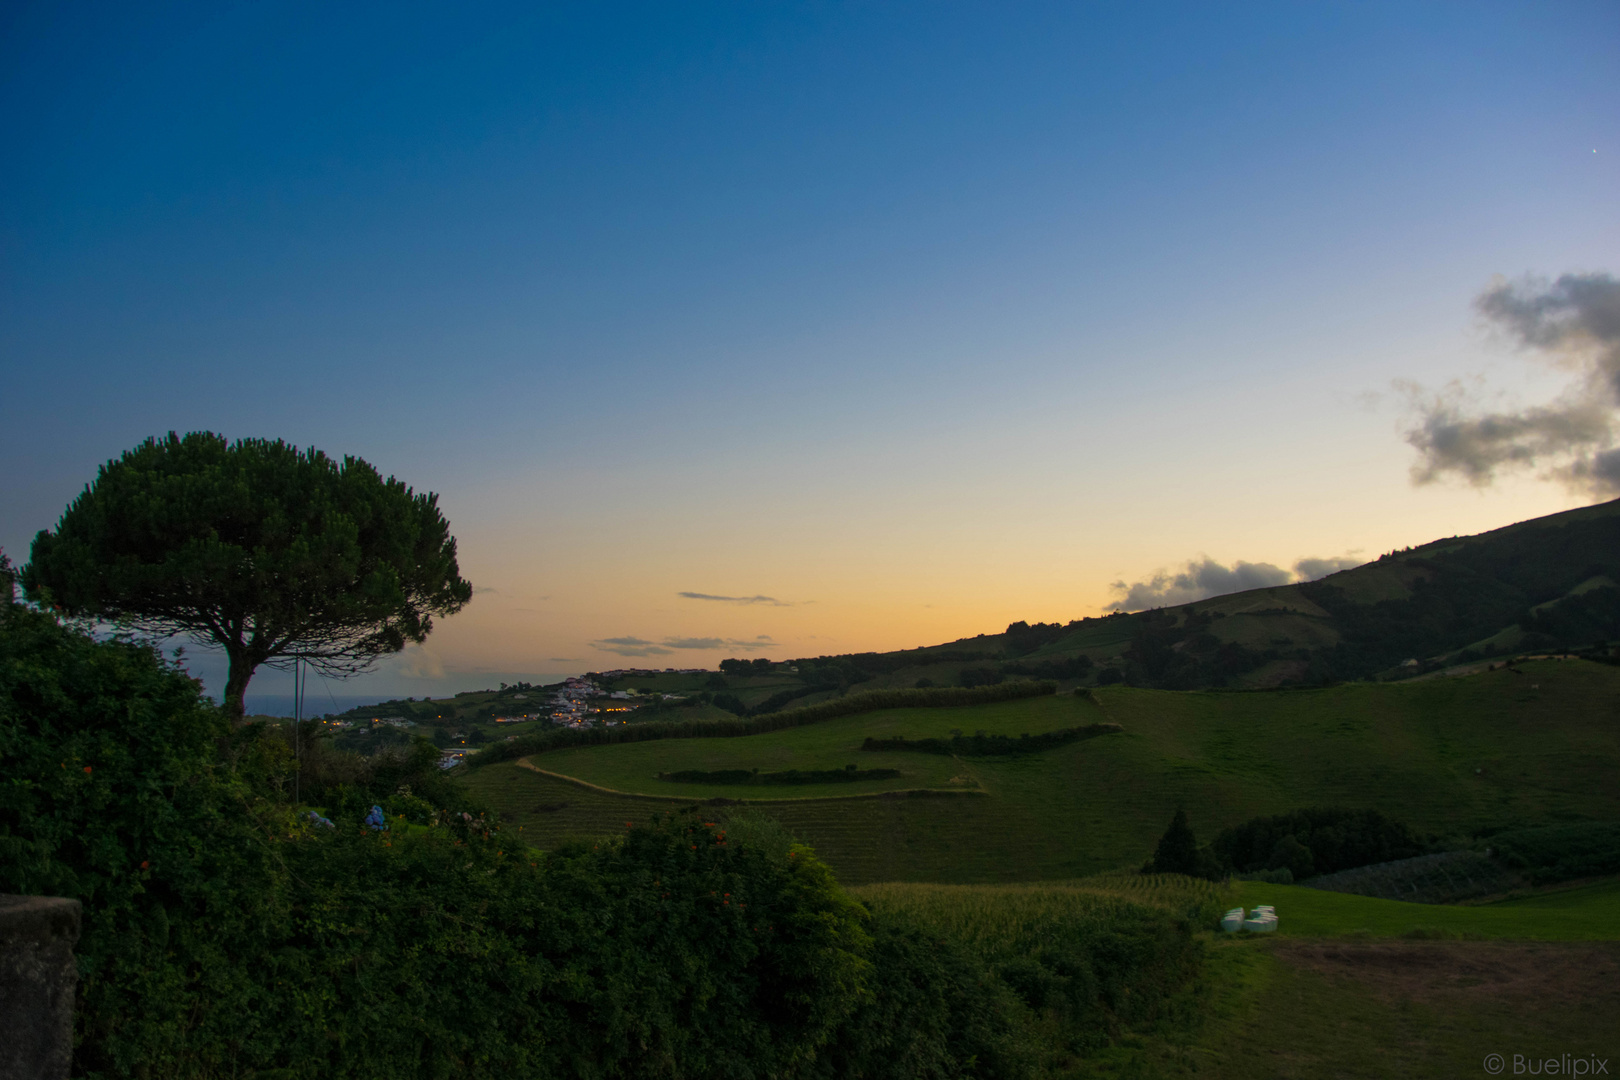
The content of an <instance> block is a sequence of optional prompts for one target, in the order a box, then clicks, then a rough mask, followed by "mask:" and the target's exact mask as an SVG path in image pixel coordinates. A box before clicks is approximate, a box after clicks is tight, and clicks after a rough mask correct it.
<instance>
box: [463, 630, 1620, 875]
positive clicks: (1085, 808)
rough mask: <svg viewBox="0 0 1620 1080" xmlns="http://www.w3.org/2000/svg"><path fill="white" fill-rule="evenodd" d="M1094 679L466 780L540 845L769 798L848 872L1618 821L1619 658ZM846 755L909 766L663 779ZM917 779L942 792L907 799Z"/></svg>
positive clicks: (984, 868)
mask: <svg viewBox="0 0 1620 1080" xmlns="http://www.w3.org/2000/svg"><path fill="white" fill-rule="evenodd" d="M1093 693H1094V695H1095V697H1096V702H1097V703H1096V704H1093V703H1091V702H1089V701H1087V700H1085V699H1082V698H1077V697H1075V696H1073V695H1064V694H1059V695H1057V696H1055V697H1045V698H1034V699H1025V700H1018V701H1008V702H998V703H995V704H990V705H979V706H967V707H956V708H941V709H895V710H885V711H881V712H873V713H865V714H861V715H856V716H849V717H840V718H837V719H833V720H828V721H824V722H822V723H818V724H813V725H810V726H807V727H802V728H794V729H790V730H784V731H776V732H770V733H767V734H763V735H753V736H747V737H742V738H726V739H680V740H667V741H658V742H647V743H633V744H625V745H614V746H593V747H578V748H573V749H568V750H561V751H556V752H552V753H546V754H541V755H537V756H535V757H534V758H532V759H528V760H529V762H530V763H532V765H533V766H535V768H538V769H543V770H545V771H546V772H548V773H553V774H559V775H558V776H546V775H542V774H541V773H538V772H535V771H534V769H531V768H525V767H524V766H523V765H522V764H519V763H514V762H507V763H503V764H500V765H492V766H486V767H484V768H480V769H475V770H472V771H471V772H470V773H469V774H468V779H467V782H468V784H469V785H470V786H471V787H472V789H473V790H474V792H475V793H476V794H477V795H478V796H479V797H481V798H482V799H483V800H484V801H486V802H487V803H488V804H489V805H491V806H492V807H494V808H495V809H498V810H500V811H501V812H502V813H503V814H506V815H507V816H508V817H509V818H510V819H511V820H513V821H515V822H517V823H519V824H521V825H522V826H524V829H525V835H526V836H527V837H529V838H530V842H531V843H535V844H536V845H537V846H541V847H550V846H552V845H554V844H556V843H557V842H559V841H560V840H562V839H563V838H565V837H566V836H569V835H592V834H602V833H607V832H612V831H614V830H616V829H621V828H623V823H624V822H625V821H626V820H639V819H644V818H645V817H647V816H648V815H649V814H654V813H657V812H660V811H661V810H669V809H674V808H678V807H680V806H682V805H690V804H691V803H692V802H693V801H696V800H707V799H713V798H725V799H737V798H742V799H747V800H749V801H750V802H754V801H755V800H758V805H761V806H762V807H763V808H765V809H766V810H767V811H768V812H769V813H770V814H771V816H773V817H776V818H777V819H778V820H780V821H781V822H782V823H783V824H784V825H785V826H787V827H788V828H789V829H791V830H792V831H793V832H794V833H795V834H796V835H798V836H799V837H801V838H802V839H803V840H804V841H805V842H806V843H809V844H811V845H812V846H813V847H815V848H816V849H817V851H818V853H819V854H820V855H821V856H822V857H823V858H824V859H825V860H826V861H827V862H828V863H829V865H831V866H832V867H833V869H834V871H835V872H836V873H837V874H838V876H839V879H840V880H841V881H844V882H845V883H847V884H852V885H853V884H861V883H866V882H876V881H935V882H944V883H973V882H1012V881H1038V880H1051V879H1064V878H1079V877H1084V876H1087V875H1090V874H1095V873H1097V872H1099V871H1104V870H1113V869H1118V868H1121V867H1128V866H1134V865H1138V864H1140V863H1141V862H1142V861H1143V860H1144V859H1146V858H1147V856H1148V855H1149V854H1150V853H1151V851H1152V849H1153V845H1154V843H1155V841H1156V840H1157V838H1158V836H1159V834H1160V833H1161V832H1162V831H1163V829H1164V827H1165V825H1166V823H1167V822H1168V821H1169V819H1170V816H1171V814H1172V813H1173V812H1174V811H1175V809H1176V807H1178V806H1184V807H1186V808H1187V810H1188V813H1189V815H1190V817H1191V821H1192V824H1193V827H1194V829H1195V830H1196V831H1197V833H1198V835H1199V838H1200V839H1201V840H1205V841H1207V840H1208V839H1210V838H1211V837H1212V836H1213V835H1214V833H1215V832H1216V831H1218V830H1219V829H1221V828H1224V827H1225V826H1228V825H1232V824H1236V823H1238V822H1241V821H1244V820H1246V819H1248V818H1251V817H1254V816H1256V815H1259V814H1272V813H1280V812H1283V811H1286V810H1291V809H1295V808H1297V807H1301V806H1310V805H1327V804H1337V805H1345V806H1352V807H1368V808H1373V809H1377V810H1381V811H1383V812H1385V813H1387V814H1389V815H1391V816H1393V817H1397V818H1400V819H1403V820H1405V821H1408V822H1410V823H1411V824H1412V825H1414V826H1416V827H1417V828H1419V829H1423V830H1427V831H1430V832H1433V833H1436V834H1440V835H1450V836H1458V837H1463V836H1468V835H1473V834H1476V833H1479V832H1481V831H1484V830H1492V829H1503V828H1508V827H1522V826H1526V825H1535V824H1550V823H1555V822H1561V821H1578V820H1616V819H1620V669H1617V668H1614V667H1610V666H1606V665H1601V664H1595V663H1590V662H1586V661H1556V660H1542V661H1533V662H1527V663H1525V664H1523V665H1521V667H1520V669H1519V671H1518V672H1517V673H1516V672H1513V671H1508V670H1498V671H1494V672H1481V673H1478V674H1474V675H1469V676H1466V677H1456V678H1436V679H1425V680H1421V681H1414V682H1407V683H1353V684H1347V685H1342V686H1336V687H1331V688H1327V689H1321V690H1290V691H1271V692H1263V693H1260V692H1250V693H1231V692H1225V693H1223V692H1174V691H1158V690H1141V689H1134V688H1129V687H1118V686H1115V687H1104V688H1100V689H1097V690H1095V691H1093ZM1097 722H1117V723H1119V724H1120V725H1122V727H1123V729H1124V730H1123V731H1122V732H1121V733H1119V734H1115V735H1107V736H1103V737H1100V738H1095V739H1088V740H1086V741H1083V742H1079V743H1075V744H1071V745H1068V746H1062V747H1057V748H1055V749H1052V750H1049V751H1046V752H1043V753H1039V754H1034V755H1029V756H1026V757H1014V758H996V757H979V758H966V757H963V758H952V757H944V756H935V755H925V754H909V753H893V754H888V753H862V752H859V751H858V750H856V747H858V746H859V745H860V742H861V740H862V739H863V738H865V737H866V736H873V737H892V736H894V735H905V736H906V737H908V738H912V737H930V736H931V737H946V736H948V735H949V734H950V733H951V732H952V731H953V730H960V731H963V732H966V733H969V734H971V733H972V732H974V731H978V730H984V731H986V732H990V733H1004V734H1012V735H1017V734H1019V733H1021V732H1029V733H1031V734H1035V733H1039V732H1043V731H1051V730H1055V729H1058V728H1063V727H1072V726H1077V725H1081V724H1090V723H1097ZM849 764H856V765H858V766H860V767H862V768H877V767H892V768H897V769H899V770H900V771H901V772H902V776H901V777H899V778H897V779H895V780H890V781H874V782H870V783H856V784H838V785H831V784H829V785H824V786H804V787H794V788H792V789H783V788H781V787H770V788H764V787H761V788H758V789H749V788H747V787H746V786H743V787H739V786H735V785H724V786H715V787H714V788H713V789H712V790H708V789H705V788H703V786H702V785H692V784H672V783H662V784H661V783H660V782H659V781H658V780H657V779H656V774H657V773H659V772H664V771H673V770H676V769H706V770H720V769H737V768H742V769H751V768H758V769H761V770H762V771H763V770H766V769H784V768H799V769H824V768H843V767H844V766H846V765H849ZM560 777H572V778H574V779H577V780H579V781H583V782H584V784H587V785H592V786H590V787H586V786H582V785H581V784H577V783H573V782H570V780H568V779H563V778H560ZM953 781H955V783H953ZM602 789H607V790H602ZM917 789H922V790H923V791H924V792H930V791H937V792H941V794H937V795H934V794H929V795H919V794H907V792H915V791H916V790H917ZM614 792H617V793H621V794H614ZM964 792H977V793H976V794H965V793H964ZM946 793H949V794H946ZM649 796H650V797H649ZM784 796H785V797H784ZM713 812H715V813H719V812H721V811H720V810H719V809H718V808H717V809H716V810H715V811H713Z"/></svg>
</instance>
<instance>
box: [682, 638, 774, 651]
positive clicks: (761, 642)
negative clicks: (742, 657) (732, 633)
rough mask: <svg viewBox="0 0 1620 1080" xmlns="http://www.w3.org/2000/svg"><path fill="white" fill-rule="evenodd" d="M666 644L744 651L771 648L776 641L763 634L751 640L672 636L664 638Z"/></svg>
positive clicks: (687, 647) (689, 647)
mask: <svg viewBox="0 0 1620 1080" xmlns="http://www.w3.org/2000/svg"><path fill="white" fill-rule="evenodd" d="M664 644H665V645H668V646H669V647H670V648H672V649H741V650H743V651H744V652H752V651H753V650H755V649H769V648H771V647H772V645H773V644H774V642H772V641H771V639H770V637H769V636H768V635H766V634H761V635H759V636H758V637H757V638H754V639H753V640H751V641H738V640H737V639H736V638H717V637H687V638H676V637H670V638H665V639H664Z"/></svg>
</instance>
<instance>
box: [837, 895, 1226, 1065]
mask: <svg viewBox="0 0 1620 1080" xmlns="http://www.w3.org/2000/svg"><path fill="white" fill-rule="evenodd" d="M1136 881H1137V882H1144V883H1149V884H1150V885H1152V886H1162V885H1165V884H1168V883H1171V882H1174V883H1177V884H1176V885H1175V886H1174V888H1173V891H1175V892H1176V893H1179V894H1181V895H1183V896H1187V895H1189V894H1190V893H1191V892H1193V891H1197V888H1196V886H1194V888H1193V889H1187V888H1183V887H1182V885H1181V883H1185V885H1192V883H1191V882H1187V879H1185V878H1164V877H1161V878H1152V879H1148V878H1137V879H1136ZM1205 888H1208V886H1206V887H1205ZM858 893H859V895H860V896H861V898H862V899H863V900H865V901H866V902H867V903H868V905H869V906H870V908H871V910H872V913H873V935H874V937H875V938H876V939H878V940H879V941H880V942H881V941H882V940H883V936H884V930H885V928H886V927H895V928H904V931H903V932H904V933H905V934H907V935H908V936H911V940H912V942H914V943H915V945H914V947H915V948H916V949H917V952H918V955H915V956H913V957H911V958H909V959H907V960H905V961H903V962H901V963H898V964H896V965H895V968H896V970H897V974H898V977H897V975H895V974H879V975H877V976H876V979H877V985H878V987H879V990H878V994H879V995H880V996H879V1002H881V1000H882V999H881V995H882V993H883V992H884V991H883V989H882V986H883V984H884V981H885V980H889V979H892V980H894V982H895V983H898V985H895V986H894V987H893V990H891V992H896V993H904V992H906V991H907V989H908V987H907V984H906V981H902V980H904V979H905V975H906V972H907V970H908V969H909V970H910V971H916V970H917V968H918V967H922V968H923V969H924V970H927V968H928V966H931V965H937V966H938V967H940V968H944V969H946V972H948V973H946V972H939V973H934V972H931V973H930V980H931V981H933V983H934V985H935V986H936V987H941V988H949V987H953V986H961V987H963V988H964V996H966V997H969V998H970V999H971V1001H970V1003H969V1005H968V1007H964V1006H963V1005H961V1004H955V1003H952V1004H951V1005H950V1007H949V1009H948V1010H947V1009H945V1008H942V1007H941V1005H939V1004H936V1005H935V1006H934V1007H933V1008H934V1010H935V1011H934V1013H933V1015H939V1014H940V1013H942V1012H947V1011H948V1012H949V1013H950V1014H952V1015H954V1016H956V1017H959V1018H960V1019H958V1020H956V1021H955V1023H956V1024H957V1025H958V1026H959V1028H960V1029H961V1030H962V1032H963V1033H964V1034H966V1033H967V1032H971V1031H977V1032H980V1033H982V1034H980V1035H979V1036H978V1037H977V1040H976V1041H977V1042H978V1044H979V1048H977V1049H974V1050H972V1051H971V1052H973V1053H976V1054H979V1055H980V1060H979V1061H978V1062H976V1063H975V1064H974V1065H973V1066H972V1067H970V1068H965V1069H963V1068H960V1065H958V1069H959V1071H953V1070H951V1069H950V1068H936V1070H935V1071H932V1072H929V1071H922V1070H916V1071H914V1072H912V1073H907V1072H905V1071H903V1070H902V1069H901V1068H898V1067H897V1068H895V1069H893V1070H884V1069H882V1068H881V1067H880V1068H877V1069H875V1070H874V1071H873V1072H871V1073H870V1074H869V1075H873V1076H882V1077H890V1076H893V1077H900V1076H907V1075H923V1076H956V1075H966V1076H1015V1077H1017V1076H1030V1075H1037V1076H1070V1075H1090V1074H1091V1073H1090V1071H1089V1070H1085V1069H1084V1067H1083V1066H1081V1067H1080V1068H1076V1066H1077V1065H1079V1064H1080V1060H1079V1059H1083V1058H1085V1057H1088V1056H1090V1055H1092V1054H1094V1053H1095V1052H1096V1051H1097V1050H1099V1049H1100V1048H1102V1047H1104V1046H1106V1045H1108V1044H1109V1043H1110V1042H1111V1041H1113V1040H1116V1039H1118V1038H1120V1037H1122V1036H1124V1037H1128V1036H1129V1035H1130V1033H1131V1032H1133V1031H1140V1030H1142V1029H1143V1028H1144V1027H1145V1026H1149V1025H1151V1024H1153V1023H1155V1022H1156V1021H1157V1020H1158V1019H1159V1018H1161V1017H1163V1016H1164V1015H1165V1013H1166V1011H1167V1010H1168V1009H1171V1008H1174V1007H1176V1002H1177V1001H1178V1000H1179V998H1178V995H1180V994H1181V993H1182V991H1183V990H1184V989H1185V988H1186V986H1187V985H1188V982H1189V980H1190V979H1191V978H1192V976H1193V975H1194V974H1195V973H1196V971H1197V970H1198V968H1199V964H1200V960H1201V956H1202V946H1201V944H1200V942H1199V940H1198V938H1197V937H1196V936H1195V935H1194V932H1193V925H1194V922H1193V919H1192V918H1190V917H1187V916H1183V915H1180V914H1176V913H1172V912H1171V911H1167V910H1165V909H1164V908H1163V907H1159V906H1148V905H1146V904H1142V903H1137V902H1133V901H1131V900H1128V899H1125V898H1123V897H1120V896H1110V895H1105V894H1104V893H1102V892H1101V891H1091V890H1087V889H1083V888H1075V887H1072V886H1066V885H1054V884H1030V885H1026V886H1018V887H1013V888H1007V887H981V886H949V885H908V884H889V885H876V886H867V887H865V888H863V889H860V890H858ZM1192 907H1193V909H1194V910H1191V911H1189V912H1188V915H1189V916H1193V915H1195V917H1196V918H1197V920H1198V921H1200V922H1202V921H1205V920H1207V919H1210V918H1213V917H1214V914H1215V912H1214V911H1213V910H1211V909H1209V905H1207V904H1194V905H1192ZM929 954H932V959H930V958H929ZM916 981H917V982H922V980H920V979H918V980H916ZM924 985H926V984H924ZM936 993H937V991H936ZM919 996H921V995H919ZM912 1015H913V1016H919V1015H920V1016H922V1017H926V1016H928V1015H930V1013H929V1012H926V1011H923V1010H917V1011H916V1012H914V1013H913V1014H912ZM862 1021H863V1016H862V1013H861V1012H857V1013H856V1014H855V1015H854V1016H853V1017H851V1019H850V1021H848V1022H847V1025H846V1026H847V1027H858V1026H860V1025H861V1024H862ZM906 1023H907V1021H906V1019H905V1018H904V1017H903V1016H902V1017H900V1018H898V1019H897V1020H896V1021H893V1022H891V1026H895V1027H897V1028H899V1030H897V1031H895V1032H893V1034H892V1035H891V1038H892V1039H893V1042H894V1044H895V1046H896V1049H897V1050H909V1049H911V1047H910V1046H908V1042H907V1040H908V1037H909V1035H910V1033H909V1032H908V1031H906V1030H905V1027H904V1025H905V1024H906ZM964 1041H965V1040H964ZM941 1042H943V1040H934V1041H933V1042H932V1047H931V1048H932V1049H934V1050H935V1051H936V1054H937V1056H936V1057H934V1058H933V1060H935V1061H941V1060H943V1061H946V1062H949V1061H953V1060H954V1061H956V1062H958V1063H960V1061H961V1057H960V1056H959V1055H960V1053H961V1050H954V1051H952V1052H951V1053H949V1054H941V1053H938V1050H939V1048H940V1045H941ZM835 1045H836V1044H835ZM949 1045H950V1044H948V1043H947V1044H946V1046H947V1047H949ZM963 1049H966V1048H965V1047H964V1048H963ZM918 1056H919V1057H921V1056H922V1055H918ZM925 1060H927V1059H925ZM829 1075H836V1074H829ZM843 1075H860V1074H859V1073H857V1072H856V1071H855V1070H853V1069H851V1070H848V1071H846V1072H845V1073H843Z"/></svg>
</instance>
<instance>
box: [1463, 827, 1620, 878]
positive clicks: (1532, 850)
mask: <svg viewBox="0 0 1620 1080" xmlns="http://www.w3.org/2000/svg"><path fill="white" fill-rule="evenodd" d="M1490 845H1491V850H1492V851H1493V852H1494V853H1495V855H1496V858H1497V859H1498V860H1499V861H1500V862H1502V863H1503V864H1504V865H1506V866H1508V867H1510V868H1512V869H1514V870H1517V871H1519V872H1520V873H1522V874H1523V875H1524V876H1525V877H1527V878H1529V879H1530V880H1531V881H1532V882H1534V883H1536V884H1538V885H1539V884H1547V883H1550V882H1555V881H1571V880H1573V879H1575V878H1583V877H1596V876H1598V875H1600V874H1616V873H1620V823H1616V822H1612V821H1589V822H1582V823H1580V824H1574V825H1549V826H1546V827H1544V828H1539V829H1515V830H1513V831H1511V832H1502V833H1497V834H1496V835H1495V836H1493V837H1491V838H1490Z"/></svg>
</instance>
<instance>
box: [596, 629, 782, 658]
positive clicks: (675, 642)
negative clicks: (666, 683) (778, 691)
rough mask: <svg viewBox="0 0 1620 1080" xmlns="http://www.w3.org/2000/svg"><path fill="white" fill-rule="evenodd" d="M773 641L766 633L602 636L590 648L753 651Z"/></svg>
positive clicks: (623, 652) (645, 652)
mask: <svg viewBox="0 0 1620 1080" xmlns="http://www.w3.org/2000/svg"><path fill="white" fill-rule="evenodd" d="M774 644H775V643H774V642H772V641H771V639H770V637H769V636H768V635H766V634H761V635H759V636H758V637H757V638H753V639H752V640H742V641H739V640H737V639H736V638H718V637H667V638H664V640H662V641H648V640H647V639H646V638H638V637H616V638H603V639H602V640H601V641H593V642H591V648H593V649H601V650H602V651H603V652H610V653H617V654H618V655H620V656H668V655H669V654H670V653H671V652H673V651H674V650H676V649H736V650H740V651H742V652H753V651H755V650H757V649H769V648H772V647H773V645H774Z"/></svg>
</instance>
